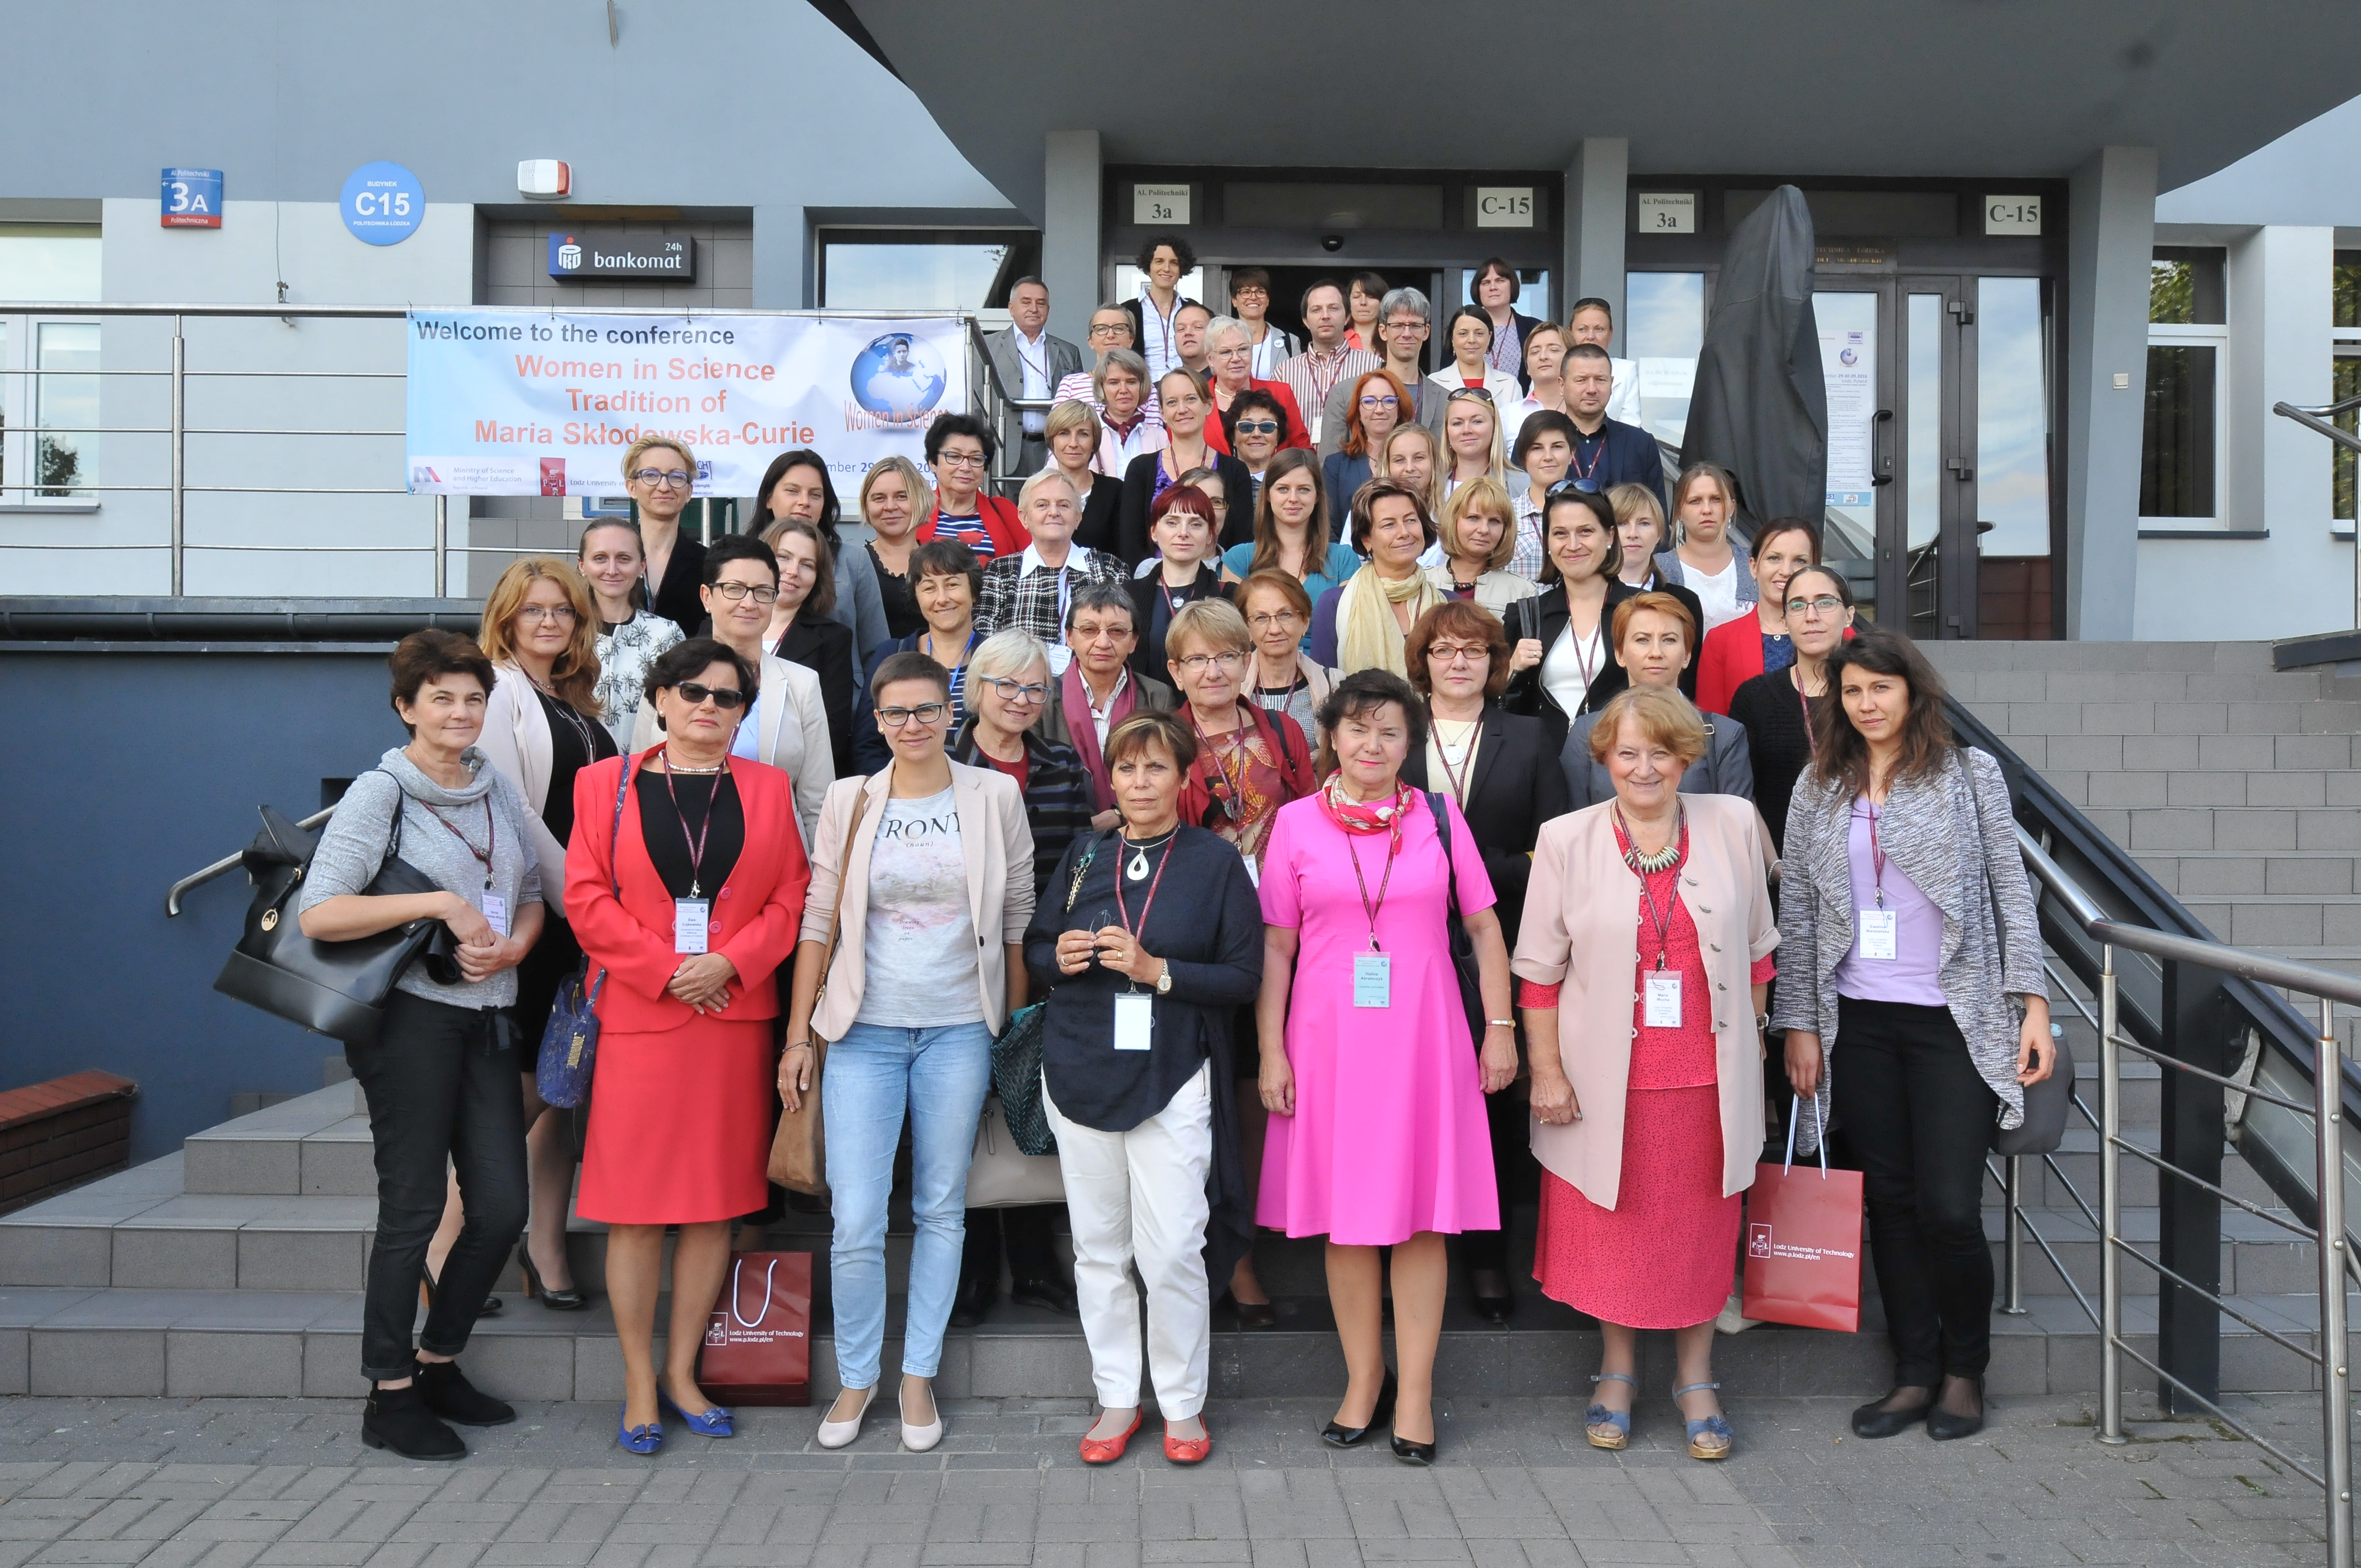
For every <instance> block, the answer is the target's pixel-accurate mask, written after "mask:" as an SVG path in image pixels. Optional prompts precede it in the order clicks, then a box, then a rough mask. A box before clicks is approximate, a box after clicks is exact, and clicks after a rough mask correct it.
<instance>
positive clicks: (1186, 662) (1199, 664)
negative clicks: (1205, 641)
mask: <svg viewBox="0 0 2361 1568" xmlns="http://www.w3.org/2000/svg"><path fill="white" fill-rule="evenodd" d="M1250 656H1251V655H1249V654H1246V653H1191V654H1190V655H1189V656H1188V657H1187V658H1185V659H1175V660H1173V661H1172V663H1173V664H1174V665H1175V666H1176V667H1178V668H1180V669H1183V670H1186V671H1188V672H1189V673H1190V674H1192V675H1202V674H1204V673H1205V667H1206V666H1207V665H1208V664H1210V665H1212V666H1213V667H1214V668H1215V669H1221V670H1236V669H1242V668H1244V667H1245V665H1246V660H1247V659H1248V658H1249V657H1250Z"/></svg>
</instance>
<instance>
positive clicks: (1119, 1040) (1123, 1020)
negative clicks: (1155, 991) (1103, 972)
mask: <svg viewBox="0 0 2361 1568" xmlns="http://www.w3.org/2000/svg"><path fill="white" fill-rule="evenodd" d="M1155 1032H1156V998H1154V997H1153V996H1150V995H1148V993H1147V992H1135V991H1119V992H1115V1049H1116V1050H1119V1051H1144V1050H1146V1049H1147V1048H1148V1039H1149V1036H1152V1035H1154V1034H1155Z"/></svg>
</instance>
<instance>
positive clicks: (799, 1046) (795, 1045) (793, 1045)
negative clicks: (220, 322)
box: [787, 1040, 812, 1051]
mask: <svg viewBox="0 0 2361 1568" xmlns="http://www.w3.org/2000/svg"><path fill="white" fill-rule="evenodd" d="M811 1048H812V1043H811V1042H810V1041H809V1040H789V1041H788V1042H787V1049H789V1050H791V1051H807V1050H809V1049H811Z"/></svg>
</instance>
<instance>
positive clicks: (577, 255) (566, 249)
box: [557, 235, 582, 272]
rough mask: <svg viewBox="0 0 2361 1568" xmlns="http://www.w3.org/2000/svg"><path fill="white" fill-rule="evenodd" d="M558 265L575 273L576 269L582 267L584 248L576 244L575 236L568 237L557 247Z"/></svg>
mask: <svg viewBox="0 0 2361 1568" xmlns="http://www.w3.org/2000/svg"><path fill="white" fill-rule="evenodd" d="M557 264H558V265H559V266H560V267H563V268H564V269H566V270H567V271H568V272H571V271H573V270H574V269H576V268H578V267H580V266H581V265H582V247H580V246H578V245H577V244H576V243H575V242H574V236H572V235H567V236H566V238H565V240H564V241H563V242H562V243H560V244H559V246H558V247H557Z"/></svg>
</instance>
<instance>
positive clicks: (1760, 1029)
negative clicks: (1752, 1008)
mask: <svg viewBox="0 0 2361 1568" xmlns="http://www.w3.org/2000/svg"><path fill="white" fill-rule="evenodd" d="M1754 1032H1755V1033H1756V1034H1758V1035H1767V1034H1769V1033H1770V1032H1771V1014H1768V1013H1757V1014H1755V1015H1754Z"/></svg>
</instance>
